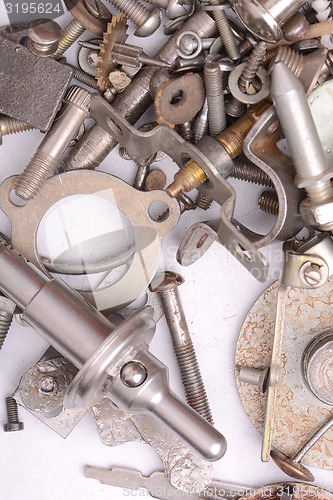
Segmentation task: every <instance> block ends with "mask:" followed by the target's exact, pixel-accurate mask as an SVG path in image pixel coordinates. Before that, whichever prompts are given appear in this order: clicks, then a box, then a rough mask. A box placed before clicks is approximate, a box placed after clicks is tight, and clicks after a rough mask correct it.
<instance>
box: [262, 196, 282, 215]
mask: <svg viewBox="0 0 333 500" xmlns="http://www.w3.org/2000/svg"><path fill="white" fill-rule="evenodd" d="M258 206H259V208H260V210H262V211H263V212H267V213H268V214H272V215H278V213H279V199H278V196H277V194H276V191H264V192H263V193H261V195H260V197H259V200H258Z"/></svg>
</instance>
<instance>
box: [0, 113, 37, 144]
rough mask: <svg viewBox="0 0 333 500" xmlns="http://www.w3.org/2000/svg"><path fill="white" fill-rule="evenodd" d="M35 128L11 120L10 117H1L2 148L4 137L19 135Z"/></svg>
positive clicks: (0, 142) (0, 137)
mask: <svg viewBox="0 0 333 500" xmlns="http://www.w3.org/2000/svg"><path fill="white" fill-rule="evenodd" d="M33 128H34V127H32V126H31V125H28V124H27V123H24V122H21V121H20V120H16V118H11V117H10V116H6V115H0V146H1V144H2V137H3V136H4V135H11V134H18V133H19V132H25V131H26V130H32V129H33Z"/></svg>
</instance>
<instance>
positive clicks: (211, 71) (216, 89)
mask: <svg viewBox="0 0 333 500" xmlns="http://www.w3.org/2000/svg"><path fill="white" fill-rule="evenodd" d="M204 76H205V87H206V98H207V103H208V123H209V133H210V135H211V136H212V137H216V136H217V135H219V134H220V133H221V132H222V130H224V129H225V128H226V126H227V120H226V116H225V109H224V95H223V82H222V73H221V70H220V66H219V63H218V62H208V63H206V64H205V67H204Z"/></svg>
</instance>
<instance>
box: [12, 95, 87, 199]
mask: <svg viewBox="0 0 333 500" xmlns="http://www.w3.org/2000/svg"><path fill="white" fill-rule="evenodd" d="M90 101H91V93H90V92H89V91H88V90H85V89H84V88H82V87H79V86H73V87H71V88H70V89H69V91H68V92H67V95H66V96H65V99H64V104H65V105H64V108H63V110H62V113H61V115H60V116H59V118H57V119H56V120H55V121H54V123H53V125H52V127H51V129H50V131H49V132H48V133H47V134H46V135H45V137H44V139H43V140H42V142H41V144H40V146H39V148H38V149H37V151H36V153H35V154H34V156H33V157H32V159H31V160H30V163H29V164H28V166H27V167H26V168H25V170H24V172H23V173H22V174H21V175H20V176H19V178H18V180H17V182H16V185H15V193H16V194H17V196H19V197H20V198H22V199H23V200H29V199H30V198H33V197H34V196H35V195H36V194H37V193H38V191H39V190H40V188H41V187H42V186H43V185H44V183H45V181H46V179H47V178H48V177H49V176H50V175H51V174H52V173H53V171H54V169H55V167H56V165H57V163H58V161H59V159H60V158H61V156H62V155H63V153H64V152H65V150H66V148H67V147H68V146H69V144H70V143H71V141H72V140H73V139H74V138H75V137H76V134H77V132H78V130H79V128H80V127H81V125H82V123H83V122H84V120H85V119H86V118H88V117H89V116H90V113H89V109H90Z"/></svg>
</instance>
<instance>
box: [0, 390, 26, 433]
mask: <svg viewBox="0 0 333 500" xmlns="http://www.w3.org/2000/svg"><path fill="white" fill-rule="evenodd" d="M6 410H7V420H8V422H7V423H6V424H5V425H4V426H3V429H4V431H5V432H12V431H23V429H24V424H23V422H20V421H19V419H18V411H17V403H16V401H15V399H14V398H11V397H8V398H6Z"/></svg>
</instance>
